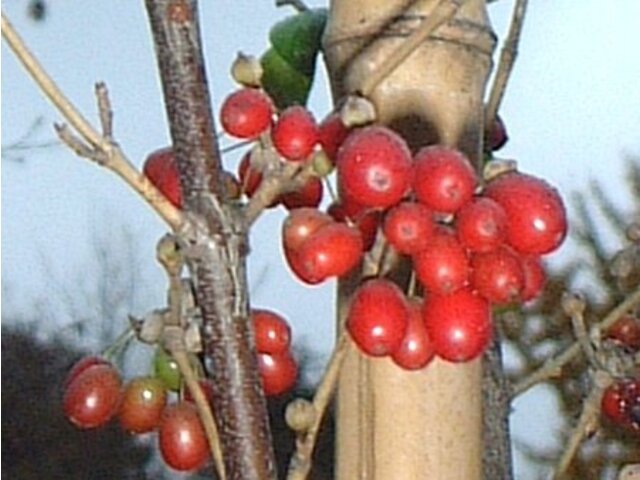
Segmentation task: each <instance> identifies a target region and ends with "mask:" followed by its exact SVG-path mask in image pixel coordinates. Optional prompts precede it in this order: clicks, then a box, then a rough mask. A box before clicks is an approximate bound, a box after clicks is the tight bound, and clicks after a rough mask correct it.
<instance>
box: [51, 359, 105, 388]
mask: <svg viewBox="0 0 640 480" xmlns="http://www.w3.org/2000/svg"><path fill="white" fill-rule="evenodd" d="M94 365H110V362H109V361H108V360H107V359H106V358H104V357H100V356H98V355H87V356H86V357H82V358H81V359H80V360H78V361H77V362H76V363H74V364H73V366H72V367H71V369H70V370H69V372H68V373H67V376H66V377H65V379H64V383H63V384H62V387H63V388H67V386H68V385H69V384H70V383H71V382H72V381H73V380H74V379H75V378H76V377H77V376H78V375H80V374H81V373H82V372H84V371H85V370H86V369H87V368H89V367H93V366H94Z"/></svg>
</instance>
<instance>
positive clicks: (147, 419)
mask: <svg viewBox="0 0 640 480" xmlns="http://www.w3.org/2000/svg"><path fill="white" fill-rule="evenodd" d="M166 402H167V393H166V390H165V388H164V383H162V381H161V380H160V379H158V378H155V377H138V378H134V379H133V380H130V381H129V382H128V383H127V385H126V386H125V388H124V393H123V395H122V403H121V405H120V411H119V418H120V425H121V426H122V428H123V429H124V430H126V431H128V432H131V433H145V432H150V431H151V430H154V429H155V428H156V427H157V426H158V424H159V423H160V417H161V416H162V411H163V410H164V406H165V404H166Z"/></svg>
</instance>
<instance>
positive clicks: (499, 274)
mask: <svg viewBox="0 0 640 480" xmlns="http://www.w3.org/2000/svg"><path fill="white" fill-rule="evenodd" d="M470 280H471V287H472V288H474V289H475V290H477V291H478V293H479V294H480V295H482V296H483V297H484V298H486V299H487V300H489V302H491V303H492V304H494V305H501V306H502V305H509V304H512V303H516V302H518V301H519V300H520V298H521V294H522V290H523V289H524V285H525V276H524V270H523V268H522V263H521V262H520V257H519V255H518V254H516V253H514V252H513V251H512V250H511V249H509V248H508V247H505V246H503V247H500V248H498V249H496V250H492V251H490V252H486V253H476V254H474V255H472V257H471V278H470Z"/></svg>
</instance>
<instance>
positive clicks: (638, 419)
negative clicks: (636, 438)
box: [600, 378, 640, 433]
mask: <svg viewBox="0 0 640 480" xmlns="http://www.w3.org/2000/svg"><path fill="white" fill-rule="evenodd" d="M600 407H601V409H602V413H603V415H604V416H605V417H607V418H608V419H609V420H610V421H611V422H613V423H615V424H616V425H618V426H620V427H623V428H626V429H628V430H631V431H633V432H636V433H640V378H627V379H624V380H619V381H617V382H615V383H613V384H612V385H610V386H609V387H607V389H606V390H605V391H604V394H603V396H602V400H601V404H600Z"/></svg>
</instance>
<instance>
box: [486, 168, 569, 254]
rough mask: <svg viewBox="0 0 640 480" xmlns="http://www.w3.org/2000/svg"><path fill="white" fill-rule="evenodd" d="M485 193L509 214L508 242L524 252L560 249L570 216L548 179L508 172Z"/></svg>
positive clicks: (539, 252) (538, 252) (487, 188)
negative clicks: (567, 216)
mask: <svg viewBox="0 0 640 480" xmlns="http://www.w3.org/2000/svg"><path fill="white" fill-rule="evenodd" d="M484 194H485V195H486V196H487V197H489V198H492V199H493V200H495V201H496V202H498V203H499V204H500V205H502V208H504V210H505V212H506V213H507V242H508V243H509V244H510V245H511V246H512V247H513V248H515V249H516V250H518V251H519V252H522V253H534V254H537V255H542V254H545V253H549V252H552V251H553V250H555V249H557V248H558V247H559V246H560V244H561V243H562V241H563V240H564V238H565V236H566V234H567V218H566V212H565V208H564V204H563V202H562V198H560V195H559V194H558V192H557V191H556V190H555V189H554V188H553V187H551V186H550V185H549V184H548V183H547V182H545V181H544V180H542V179H540V178H537V177H534V176H531V175H526V174H523V173H518V172H511V173H505V174H503V175H500V176H499V177H497V178H496V179H495V180H492V181H491V182H489V184H488V185H487V187H486V189H485V191H484Z"/></svg>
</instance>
